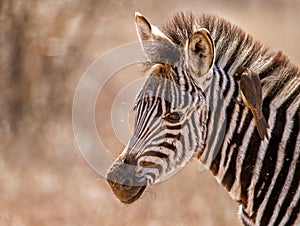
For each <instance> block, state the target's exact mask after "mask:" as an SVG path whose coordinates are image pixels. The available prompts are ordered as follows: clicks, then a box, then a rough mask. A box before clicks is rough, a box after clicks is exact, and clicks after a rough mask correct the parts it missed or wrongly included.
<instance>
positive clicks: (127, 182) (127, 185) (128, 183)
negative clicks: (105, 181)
mask: <svg viewBox="0 0 300 226" xmlns="http://www.w3.org/2000/svg"><path fill="white" fill-rule="evenodd" d="M122 188H123V189H124V190H125V191H128V190H130V189H131V188H132V184H131V180H129V179H125V180H124V181H123V183H122Z"/></svg>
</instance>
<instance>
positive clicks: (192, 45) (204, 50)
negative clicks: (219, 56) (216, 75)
mask: <svg viewBox="0 0 300 226" xmlns="http://www.w3.org/2000/svg"><path fill="white" fill-rule="evenodd" d="M185 51H186V58H187V59H186V60H187V65H188V67H189V69H190V70H191V71H192V72H193V73H194V74H195V75H196V76H197V77H201V76H202V75H205V74H206V73H207V72H208V71H209V70H210V69H211V67H212V65H213V63H214V55H215V49H214V44H213V40H212V38H211V36H210V34H209V31H208V30H206V29H205V28H201V29H200V30H199V31H196V32H195V33H193V34H192V35H191V36H190V37H189V39H188V40H187V44H186V47H185Z"/></svg>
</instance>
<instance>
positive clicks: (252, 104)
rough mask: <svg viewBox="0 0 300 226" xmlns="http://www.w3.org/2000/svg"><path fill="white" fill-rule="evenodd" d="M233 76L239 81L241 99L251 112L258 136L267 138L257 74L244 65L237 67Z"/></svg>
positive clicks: (266, 125) (267, 126)
mask: <svg viewBox="0 0 300 226" xmlns="http://www.w3.org/2000/svg"><path fill="white" fill-rule="evenodd" d="M234 76H235V78H236V79H237V81H239V86H240V91H241V96H242V100H243V102H244V104H245V106H246V107H248V108H249V109H250V110H251V112H252V114H253V117H254V120H255V124H256V128H257V131H258V133H259V136H260V138H261V139H262V140H263V139H264V138H265V137H266V138H267V139H269V137H268V131H267V128H269V125H268V123H267V121H266V119H265V117H264V115H263V112H262V88H261V83H260V79H259V76H258V75H257V74H256V73H255V72H253V71H251V70H250V69H249V68H246V67H239V68H238V69H237V70H236V72H235V73H234Z"/></svg>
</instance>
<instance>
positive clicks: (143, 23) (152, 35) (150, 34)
mask: <svg viewBox="0 0 300 226" xmlns="http://www.w3.org/2000/svg"><path fill="white" fill-rule="evenodd" d="M135 26H136V30H137V34H138V37H139V41H140V43H141V45H142V47H143V49H144V45H145V42H147V41H152V40H165V41H168V42H171V43H172V41H171V40H170V39H169V38H168V37H167V36H166V35H165V34H164V33H163V32H162V31H160V30H159V29H158V28H157V27H156V26H154V25H152V24H150V23H149V22H148V20H147V19H146V18H145V17H144V16H142V14H140V13H138V12H135Z"/></svg>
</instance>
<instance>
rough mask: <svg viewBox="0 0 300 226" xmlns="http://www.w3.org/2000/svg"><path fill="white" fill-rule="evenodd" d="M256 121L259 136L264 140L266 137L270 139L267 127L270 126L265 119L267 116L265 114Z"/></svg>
mask: <svg viewBox="0 0 300 226" xmlns="http://www.w3.org/2000/svg"><path fill="white" fill-rule="evenodd" d="M255 121H256V128H257V131H258V133H259V136H260V138H261V139H262V140H263V139H264V138H265V137H266V138H267V139H269V136H268V131H267V129H268V128H269V125H268V123H267V121H266V119H265V117H264V116H263V117H262V118H260V119H258V118H256V119H255Z"/></svg>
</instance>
